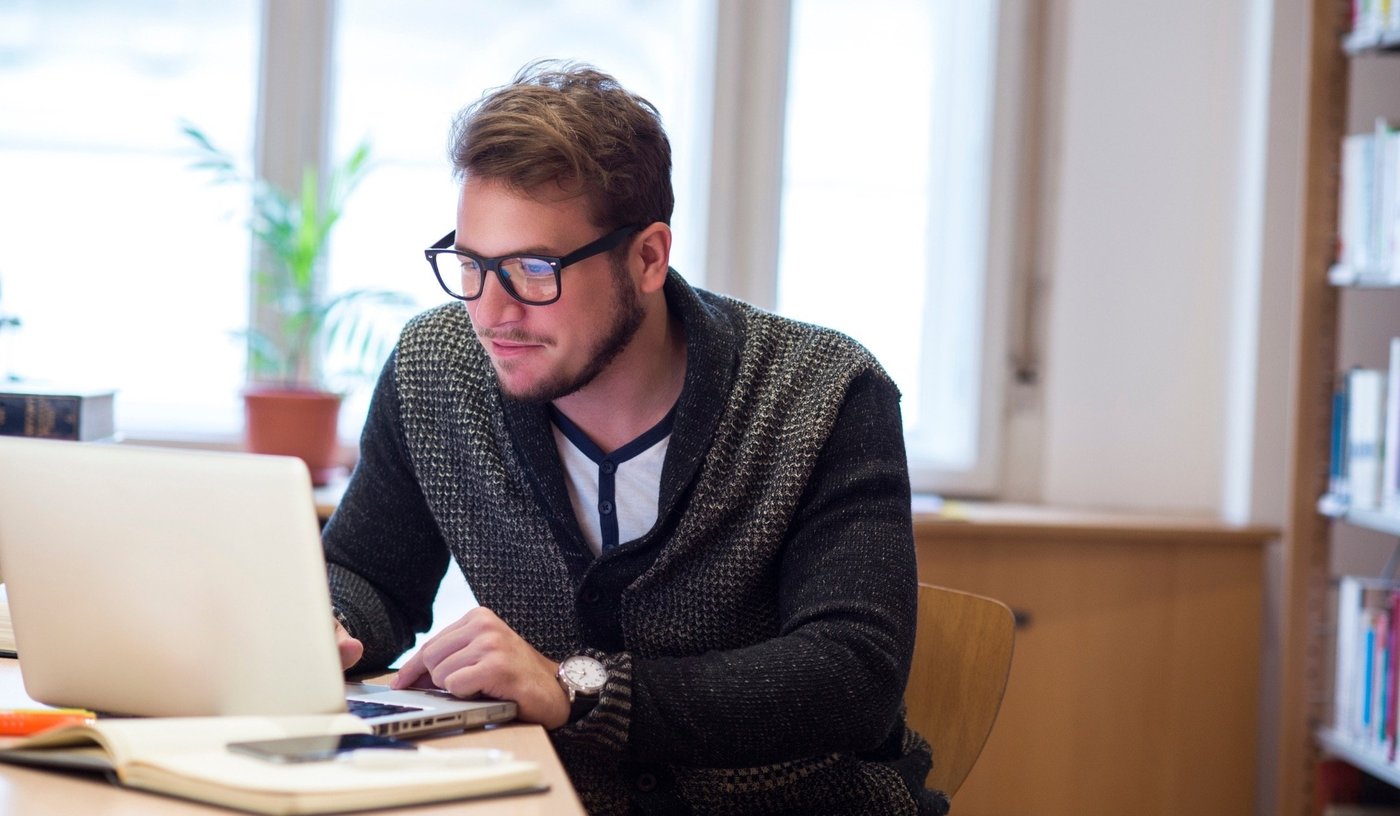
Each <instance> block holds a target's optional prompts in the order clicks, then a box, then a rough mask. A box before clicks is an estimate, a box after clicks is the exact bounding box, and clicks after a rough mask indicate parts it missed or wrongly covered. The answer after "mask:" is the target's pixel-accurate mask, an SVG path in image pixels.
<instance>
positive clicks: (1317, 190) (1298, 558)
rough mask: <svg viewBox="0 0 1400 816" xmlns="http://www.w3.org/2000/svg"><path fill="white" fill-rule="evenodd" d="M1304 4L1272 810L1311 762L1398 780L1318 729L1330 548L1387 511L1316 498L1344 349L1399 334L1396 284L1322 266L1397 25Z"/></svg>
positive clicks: (1392, 100)
mask: <svg viewBox="0 0 1400 816" xmlns="http://www.w3.org/2000/svg"><path fill="white" fill-rule="evenodd" d="M1311 12H1312V21H1311V22H1312V28H1311V41H1310V45H1309V54H1308V60H1309V68H1310V77H1309V85H1308V91H1307V94H1308V100H1309V109H1308V114H1307V116H1308V119H1307V124H1306V126H1307V141H1306V148H1305V149H1306V169H1305V174H1306V181H1305V184H1306V188H1305V201H1304V215H1303V218H1304V222H1303V236H1302V240H1303V266H1302V269H1301V270H1300V271H1299V275H1300V280H1299V284H1298V290H1297V291H1298V306H1297V308H1298V311H1297V314H1296V320H1295V331H1296V334H1295V336H1296V337H1297V338H1298V339H1297V345H1296V347H1295V354H1294V361H1295V362H1294V371H1293V388H1294V391H1293V409H1292V415H1291V431H1292V438H1291V440H1290V442H1291V445H1292V448H1291V457H1290V487H1289V491H1290V510H1289V514H1288V519H1287V527H1286V533H1285V548H1284V552H1283V564H1282V570H1283V581H1282V593H1283V598H1284V607H1283V626H1284V635H1283V643H1282V644H1281V663H1282V676H1281V680H1280V692H1279V695H1280V709H1279V721H1278V728H1279V735H1278V736H1279V739H1278V743H1277V744H1278V746H1279V748H1278V751H1279V753H1278V776H1277V783H1278V788H1277V790H1276V792H1277V799H1278V806H1279V807H1278V812H1279V813H1284V814H1289V815H1290V816H1302V814H1312V813H1314V808H1315V807H1316V806H1317V805H1319V804H1322V803H1320V802H1315V800H1314V796H1315V791H1314V783H1315V781H1316V779H1317V774H1318V764H1319V762H1320V761H1321V760H1322V759H1323V758H1324V757H1334V758H1338V759H1341V760H1343V761H1345V762H1347V763H1348V764H1350V765H1352V766H1353V767H1355V768H1357V769H1359V770H1362V771H1364V772H1366V773H1368V774H1370V775H1372V776H1374V777H1376V778H1377V779H1380V780H1381V781H1383V782H1385V783H1387V784H1390V785H1392V786H1395V787H1397V788H1400V769H1397V768H1396V767H1395V766H1394V765H1392V764H1391V763H1388V762H1386V761H1384V760H1383V759H1379V758H1377V757H1376V756H1375V754H1373V753H1371V752H1367V751H1364V750H1360V749H1358V748H1357V747H1356V746H1355V745H1354V743H1353V742H1352V741H1350V740H1349V739H1348V738H1347V737H1346V736H1344V735H1342V734H1339V733H1337V732H1335V731H1334V730H1332V728H1331V726H1332V724H1333V723H1332V710H1331V708H1332V688H1333V677H1332V675H1333V671H1334V668H1335V661H1334V656H1333V655H1334V652H1333V649H1334V647H1335V640H1336V624H1335V616H1336V608H1335V604H1336V601H1335V598H1334V588H1335V579H1336V577H1337V576H1335V575H1334V574H1333V565H1334V563H1336V562H1337V559H1338V555H1339V553H1338V552H1335V551H1336V550H1345V549H1346V548H1348V547H1349V546H1351V545H1352V542H1353V541H1354V540H1355V539H1354V534H1355V533H1356V531H1357V530H1365V531H1370V534H1371V535H1372V536H1375V535H1377V534H1379V535H1380V536H1391V537H1395V540H1394V541H1393V542H1392V543H1393V545H1394V546H1395V547H1397V548H1400V515H1397V514H1395V513H1387V512H1383V511H1378V510H1370V509H1356V508H1350V509H1349V508H1346V507H1338V506H1336V505H1335V504H1332V503H1329V502H1327V501H1326V500H1325V498H1324V497H1325V494H1326V492H1327V490H1328V477H1329V465H1330V460H1331V436H1332V412H1333V410H1332V409H1333V406H1332V396H1333V391H1334V387H1335V383H1336V381H1337V377H1338V374H1339V372H1341V371H1344V370H1346V369H1347V368H1348V367H1350V366H1353V365H1357V364H1358V354H1359V352H1358V348H1359V347H1360V346H1363V345H1368V344H1371V343H1372V342H1373V340H1372V339H1370V338H1373V337H1375V336H1382V337H1394V336H1400V287H1397V286H1396V285H1395V284H1394V283H1377V282H1376V281H1375V280H1373V279H1371V278H1369V277H1368V276H1366V275H1356V274H1354V273H1352V272H1351V271H1349V270H1347V269H1346V268H1344V267H1339V266H1337V264H1336V262H1337V260H1338V259H1337V257H1336V255H1337V245H1338V216H1339V206H1338V203H1339V192H1340V190H1339V182H1340V176H1341V172H1342V171H1341V168H1342V142H1343V139H1344V137H1345V136H1346V135H1347V134H1349V133H1357V132H1362V131H1364V130H1365V129H1366V125H1365V124H1359V123H1365V122H1373V121H1374V120H1375V119H1376V118H1377V117H1385V118H1389V119H1390V120H1391V122H1392V124H1394V123H1396V122H1400V28H1392V29H1389V30H1385V29H1372V30H1369V31H1353V30H1352V29H1353V25H1352V19H1351V18H1352V3H1351V2H1349V0H1313V2H1312V4H1311ZM1358 337H1362V338H1367V339H1364V340H1361V341H1358V339H1357V338H1358ZM1373 351H1375V350H1373ZM1382 368H1383V366H1382ZM1396 560H1397V559H1395V558H1392V559H1391V564H1394V563H1396ZM1379 573H1380V570H1377V574H1379Z"/></svg>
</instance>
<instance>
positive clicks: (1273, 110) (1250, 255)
mask: <svg viewBox="0 0 1400 816" xmlns="http://www.w3.org/2000/svg"><path fill="white" fill-rule="evenodd" d="M1277 3H1278V4H1282V5H1287V0H1277ZM1052 5H1053V10H1052V12H1051V15H1052V20H1051V28H1052V31H1053V32H1054V34H1053V41H1052V43H1051V44H1050V46H1049V47H1050V59H1051V60H1052V63H1053V64H1052V69H1051V70H1052V75H1054V76H1055V77H1056V78H1057V81H1056V84H1055V86H1054V87H1052V88H1051V89H1050V95H1049V99H1048V111H1047V117H1046V123H1045V124H1046V127H1047V128H1049V129H1050V131H1051V132H1050V133H1048V134H1047V139H1046V145H1047V150H1048V153H1047V154H1046V155H1044V156H1043V161H1044V162H1045V165H1046V166H1045V168H1044V172H1045V173H1046V178H1047V179H1048V180H1049V182H1048V183H1047V185H1046V192H1045V197H1046V204H1047V209H1046V211H1045V213H1044V215H1043V217H1042V220H1041V229H1042V235H1041V240H1040V242H1039V246H1040V257H1039V274H1040V275H1041V276H1042V277H1043V280H1042V281H1041V284H1042V286H1043V287H1044V291H1045V293H1046V299H1045V300H1044V301H1042V303H1041V308H1043V309H1045V312H1044V313H1043V317H1042V319H1043V320H1044V324H1045V332H1044V350H1043V351H1044V360H1045V366H1044V380H1043V382H1044V390H1043V394H1042V404H1043V413H1042V416H1041V432H1042V440H1041V444H1042V450H1041V468H1040V496H1039V497H1040V498H1041V499H1043V500H1044V501H1046V502H1049V503H1054V504H1065V505H1073V506H1083V507H1103V508H1131V509H1149V510H1165V511H1186V512H1203V513H1208V514H1211V515H1219V516H1223V517H1234V518H1246V517H1248V518H1254V519H1255V520H1260V521H1277V520H1279V519H1281V518H1282V514H1283V496H1284V481H1283V471H1284V468H1283V467H1282V463H1283V462H1284V461H1285V458H1284V456H1285V450H1284V448H1283V446H1284V442H1285V438H1286V434H1284V433H1283V429H1284V428H1285V427H1286V422H1285V420H1286V404H1285V399H1286V394H1287V388H1286V375H1284V374H1283V373H1282V372H1286V371H1287V369H1288V365H1287V354H1288V350H1287V343H1286V342H1285V343H1283V344H1282V346H1283V347H1282V348H1279V347H1278V346H1279V345H1280V344H1279V343H1278V340H1279V339H1280V338H1283V339H1286V338H1287V336H1288V328H1287V327H1288V325H1289V322H1290V321H1291V318H1292V314H1291V312H1292V310H1291V306H1289V304H1290V303H1291V297H1292V289H1291V283H1292V281H1293V280H1295V279H1296V272H1295V270H1296V268H1297V267H1296V263H1295V261H1296V252H1297V250H1296V248H1295V249H1292V250H1291V252H1292V255H1290V250H1289V249H1288V248H1287V247H1280V246H1279V241H1280V240H1282V241H1283V242H1284V243H1285V244H1287V245H1288V246H1290V247H1291V246H1293V245H1294V244H1296V241H1295V240H1293V239H1294V238H1296V224H1297V207H1298V202H1299V199H1300V198H1301V195H1300V191H1299V189H1298V188H1297V186H1296V176H1295V177H1293V180H1292V181H1291V182H1290V181H1289V175H1290V174H1301V163H1300V160H1299V159H1298V157H1297V155H1296V152H1297V148H1296V144H1295V145H1294V147H1292V148H1290V147H1289V146H1288V137H1289V134H1285V135H1284V137H1283V141H1282V142H1276V141H1275V140H1276V139H1278V134H1276V133H1274V131H1275V130H1276V129H1278V128H1279V127H1283V128H1291V129H1292V133H1291V136H1292V137H1293V139H1294V141H1295V142H1296V138H1297V133H1298V132H1299V130H1300V129H1301V115H1300V114H1299V113H1298V112H1297V111H1296V110H1293V111H1289V110H1287V109H1286V108H1287V106H1286V105H1280V104H1278V102H1277V100H1276V99H1274V97H1273V96H1271V94H1270V90H1271V85H1270V80H1271V77H1272V76H1273V72H1274V70H1275V67H1276V66H1273V65H1272V63H1271V61H1270V58H1271V52H1270V50H1269V49H1270V48H1271V44H1272V41H1273V36H1272V34H1273V12H1274V10H1275V2H1273V0H1230V1H1229V2H1220V0H1172V2H1168V3H1162V2H1155V1H1154V2H1149V0H1056V2H1054V3H1053V4H1052ZM1293 5H1296V4H1293ZM1298 13H1299V12H1297V11H1296V10H1294V11H1289V12H1288V14H1290V15H1294V16H1295V17H1296V15H1297V14H1298ZM1290 47H1291V46H1290ZM1300 58H1301V55H1300ZM1289 81H1290V82H1293V81H1295V80H1289ZM1292 91H1294V92H1295V93H1294V96H1297V95H1300V94H1301V91H1302V89H1301V88H1300V87H1298V88H1292ZM1275 96H1277V95H1275ZM1284 96H1287V94H1284ZM1271 100H1272V103H1271ZM1293 120H1297V121H1293ZM1271 145H1282V147H1277V146H1275V147H1273V148H1271ZM1290 150H1292V151H1293V152H1294V154H1295V155H1291V156H1290V155H1289V151H1290ZM1290 210H1291V214H1290ZM1290 219H1291V223H1290ZM1290 229H1291V230H1292V232H1291V233H1290V232H1289V230H1290ZM1290 241H1291V242H1292V243H1290ZM1266 266H1267V267H1268V268H1267V269H1266V268H1265V267H1266ZM1261 434H1262V437H1261Z"/></svg>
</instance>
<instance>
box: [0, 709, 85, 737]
mask: <svg viewBox="0 0 1400 816" xmlns="http://www.w3.org/2000/svg"><path fill="white" fill-rule="evenodd" d="M95 719H97V715H96V714H94V713H93V712H91V711H87V710H85V709H81V708H0V737H27V736H29V735H30V734H37V733H39V732H40V731H47V730H49V729H50V728H58V727H59V726H63V725H83V724H85V723H90V722H92V721H93V720H95Z"/></svg>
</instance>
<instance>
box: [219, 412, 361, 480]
mask: <svg viewBox="0 0 1400 816" xmlns="http://www.w3.org/2000/svg"><path fill="white" fill-rule="evenodd" d="M243 409H244V419H245V425H244V441H245V444H246V446H247V448H248V450H250V451H252V452H253V453H275V454H281V455H283V456H296V457H300V458H301V460H302V461H303V462H306V466H307V468H309V469H310V470H311V483H312V484H314V485H317V486H320V485H324V484H327V483H329V482H330V481H331V479H332V478H334V477H335V476H336V475H337V474H338V473H339V472H340V470H341V468H340V465H339V463H338V462H337V461H336V452H337V436H336V423H337V420H338V419H339V417H340V395H339V394H332V393H329V392H326V391H314V390H309V389H283V388H250V389H248V390H247V391H244V392H243Z"/></svg>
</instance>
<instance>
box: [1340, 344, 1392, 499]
mask: <svg viewBox="0 0 1400 816" xmlns="http://www.w3.org/2000/svg"><path fill="white" fill-rule="evenodd" d="M1347 377H1348V378H1349V379H1350V385H1351V387H1350V389H1349V391H1350V398H1349V400H1348V403H1349V404H1348V406H1347V409H1348V411H1349V412H1350V419H1349V420H1348V422H1347V433H1348V438H1347V486H1348V489H1349V490H1350V493H1351V506H1352V507H1353V508H1358V509H1373V508H1376V507H1378V506H1379V505H1380V486H1381V480H1380V477H1381V457H1380V453H1381V451H1380V448H1381V428H1382V417H1383V412H1384V404H1383V400H1384V397H1385V374H1384V373H1383V372H1381V371H1378V370H1376V369H1371V368H1354V369H1352V370H1351V371H1349V372H1347Z"/></svg>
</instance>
